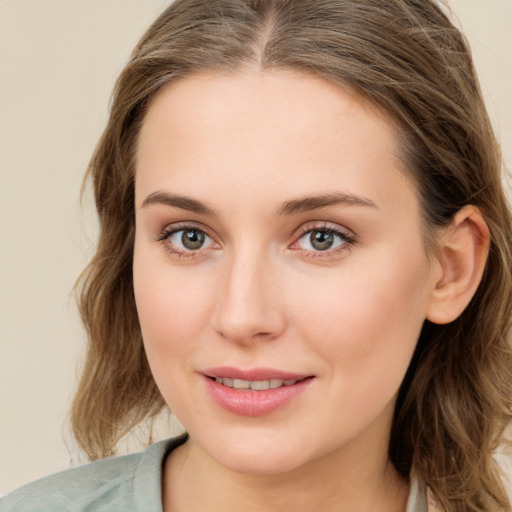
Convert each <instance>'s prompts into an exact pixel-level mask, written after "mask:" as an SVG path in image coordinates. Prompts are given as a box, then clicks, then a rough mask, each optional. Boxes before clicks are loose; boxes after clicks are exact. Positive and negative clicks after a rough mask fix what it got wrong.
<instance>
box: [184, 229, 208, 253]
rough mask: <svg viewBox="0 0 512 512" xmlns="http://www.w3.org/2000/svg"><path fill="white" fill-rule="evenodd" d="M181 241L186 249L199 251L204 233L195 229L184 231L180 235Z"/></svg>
mask: <svg viewBox="0 0 512 512" xmlns="http://www.w3.org/2000/svg"><path fill="white" fill-rule="evenodd" d="M181 241H182V243H183V245H184V246H185V247H186V248H187V249H190V250H194V249H200V248H201V246H202V245H203V243H204V233H201V231H196V230H195V229H191V230H189V231H184V232H183V235H181Z"/></svg>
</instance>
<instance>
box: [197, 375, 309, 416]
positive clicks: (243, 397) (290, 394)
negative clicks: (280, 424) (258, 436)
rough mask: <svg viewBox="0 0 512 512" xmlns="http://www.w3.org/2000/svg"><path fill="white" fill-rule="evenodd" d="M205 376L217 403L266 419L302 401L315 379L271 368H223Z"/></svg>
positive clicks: (207, 385)
mask: <svg viewBox="0 0 512 512" xmlns="http://www.w3.org/2000/svg"><path fill="white" fill-rule="evenodd" d="M202 374H203V376H204V377H205V383H206V387H207V389H208V392H209V394H210V396H211V397H212V398H213V400H214V402H215V403H216V404H217V405H220V406H221V407H222V408H223V409H225V410H227V411H229V412H231V413H234V414H238V415H243V416H262V415H266V414H270V413H272V412H274V411H276V410H277V409H280V408H281V407H284V406H285V405H287V404H289V403H290V402H291V401H293V400H294V399H296V398H298V397H299V395H300V394H302V392H303V391H304V390H305V389H306V388H307V387H308V386H309V384H310V383H311V381H312V380H313V378H314V376H313V375H307V374H296V373H289V372H283V371H281V370H275V369H271V368H257V369H252V370H240V369H237V368H232V367H221V368H211V369H208V370H205V371H204V372H202Z"/></svg>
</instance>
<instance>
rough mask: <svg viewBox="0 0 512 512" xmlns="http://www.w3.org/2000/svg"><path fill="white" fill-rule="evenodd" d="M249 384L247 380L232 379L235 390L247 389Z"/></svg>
mask: <svg viewBox="0 0 512 512" xmlns="http://www.w3.org/2000/svg"><path fill="white" fill-rule="evenodd" d="M250 385H251V383H250V382H249V381H248V380H241V379H233V387H234V388H235V389H249V387H250Z"/></svg>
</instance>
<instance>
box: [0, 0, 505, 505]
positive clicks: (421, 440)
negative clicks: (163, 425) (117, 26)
mask: <svg viewBox="0 0 512 512" xmlns="http://www.w3.org/2000/svg"><path fill="white" fill-rule="evenodd" d="M89 176H90V178H91V179H92V180H93V183H94V190H95V198H96V204H97V209H98V213H99V217H100V226H101V233H100V240H99V244H98V249H97V252H96V255H95V257H94V259H93V261H92V262H91V264H90V266H89V267H88V269H87V270H86V272H85V273H84V275H83V277H82V293H81V311H82V315H83V318H84V321H85V325H86V327H87V329H88V333H89V340H90V344H89V350H88V359H87V363H86V366H85V368H84V372H83V376H82V380H81V383H80V386H79V390H78V393H77V395H76V399H75V403H74V407H73V425H74V431H75V435H76V438H77V440H78V442H79V444H80V445H81V446H82V448H83V449H84V450H85V451H86V453H87V454H88V455H89V457H90V459H91V460H94V459H98V458H102V457H105V456H109V455H112V454H113V453H114V451H115V445H116V442H117V441H118V440H119V438H120V437H121V436H122V435H123V434H124V433H125V432H127V431H128V430H130V429H131V428H133V427H134V426H136V425H137V424H139V423H140V422H141V421H143V420H144V419H147V418H151V417H154V416H155V415H156V414H157V413H158V412H159V411H160V410H162V408H163V407H165V406H168V407H169V408H170V409H171V410H172V411H173V412H174V413H175V414H176V416H177V417H178V419H180V421H181V422H182V423H183V425H184V427H185V429H186V431H187V435H185V436H183V437H181V438H178V439H175V440H171V441H167V442H161V443H157V444H155V445H153V446H151V447H150V448H149V449H148V450H147V451H146V452H144V453H143V454H138V455H132V456H128V457H124V458H113V459H107V460H104V461H99V462H96V463H94V464H91V465H87V466H84V467H82V468H77V469H73V470H70V471H67V472H64V473H61V474H59V475H56V476H53V477H49V478H48V479H43V480H41V481H39V482H36V483H34V484H31V485H29V486H27V487H25V488H22V489H20V490H18V491H16V492H15V493H13V494H12V495H11V496H10V497H7V498H6V499H5V500H4V501H3V502H1V505H0V507H1V510H27V509H30V510H37V508H36V504H37V506H38V507H39V509H41V510H45V509H48V510H68V509H69V510H76V509H78V510H85V509H87V510H155V511H157V510H158V511H159V510H162V509H163V510H164V511H166V512H167V511H180V510H186V511H188V510H212V511H214V510H322V511H324V510H325V511H330V510H351V511H357V510H378V511H388V510H389V511H397V510H402V511H405V510H407V511H408V512H411V511H420V510H427V507H428V510H443V511H460V510H479V511H490V510H496V509H500V510H510V504H509V502H508V500H507V497H506V493H505V490H504V488H503V485H502V483H501V480H500V476H499V470H498V467H497V466H496V464H495V462H494V459H493V453H494V452H495V451H496V449H497V448H498V446H499V445H500V443H501V442H502V441H503V431H504V429H505V427H506V425H507V423H508V422H509V420H510V406H511V404H510V396H511V395H510V391H511V368H512V365H511V354H510V349H509V346H508V344H507V339H506V336H507V333H508V331H509V329H510V319H511V310H512V298H511V262H512V258H511V254H510V248H511V241H512V222H511V215H510V210H509V207H508V205H507V202H506V199H505V196H504V192H503V188H502V185H501V179H500V157H499V148H498V146H497V143H496V141H495V138H494V135H493V133H492V129H491V127H490V123H489V120H488V117H487V114H486V112H485V108H484V105H483V101H482V98H481V94H480V91H479V87H478V82H477V79H476V77H475V73H474V69H473V65H472V61H471V57H470V53H469V50H468V48H467V45H466V43H465V40H464V38H463V36H462V35H461V34H460V32H459V31H458V30H457V29H455V28H454V27H453V26H452V24H451V23H450V22H449V20H448V18H447V17H446V16H445V14H443V12H442V10H441V9H440V8H439V7H438V6H437V5H436V4H435V3H434V2H431V1H425V0H421V1H420V0H408V1H404V0H388V1H386V2H383V1H382V0H367V1H365V2H360V1H356V0H339V1H332V0H329V1H318V0H314V1H313V0H294V1H290V0H274V1H271V0H214V1H208V2H204V1H200V0H195V1H193V0H178V1H176V2H175V3H173V4H172V5H171V6H170V7H169V8H168V9H167V10H166V11H165V12H164V13H163V14H162V15H161V16H160V17H159V18H158V19H157V20H156V22H155V23H154V24H153V25H152V27H151V28H150V29H149V30H148V32H147V33H146V35H145V36H144V37H143V38H142V40H141V41H140V43H139V44H138V46H137V48H136V49H135V51H134V53H133V55H132V58H131V60H130V62H129V63H128V65H127V66H126V68H125V70H124V71H123V73H122V74H121V77H120V79H119V81H118V83H117V86H116V89H115V91H114V97H113V103H112V109H111V114H110V119H109V123H108V125H107V128H106V130H105V132H104V134H103V137H102V139H101V140H100V143H99V145H98V147H97V149H96V152H95V154H94V156H93V159H92V161H91V164H90V168H89Z"/></svg>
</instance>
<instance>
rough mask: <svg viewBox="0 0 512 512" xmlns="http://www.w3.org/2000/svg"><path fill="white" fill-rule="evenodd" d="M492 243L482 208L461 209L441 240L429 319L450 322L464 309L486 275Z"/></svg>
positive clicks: (437, 321)
mask: <svg viewBox="0 0 512 512" xmlns="http://www.w3.org/2000/svg"><path fill="white" fill-rule="evenodd" d="M489 243H490V234H489V228H488V227H487V224H486V223H485V220H484V218H483V216H482V214H481V213H480V210H479V209H478V208H476V207H475V206H465V207H464V208H462V209H461V210H459V211H458V212H457V214H456V215H455V216H454V218H453V220H452V222H451V223H450V226H449V227H448V228H447V230H446V231H445V232H444V233H443V235H442V237H441V239H440V241H439V253H438V254H437V256H436V263H435V267H436V269H435V272H434V280H435V282H434V285H433V288H432V292H431V296H430V301H429V304H428V309H427V320H429V321H431V322H433V323H435V324H447V323H449V322H451V321H453V320H455V319H456V318H457V317H458V316H459V315H460V314H461V313H462V312H463V311H464V309H465V308H466V306H467V305H468V304H469V302H470V300H471V299H472V297H473V295H474V294H475V292H476V290H477V288H478V285H479V284H480V281H481V279H482V275H483V273H484V268H485V263H486V261H487V255H488V253H489Z"/></svg>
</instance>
